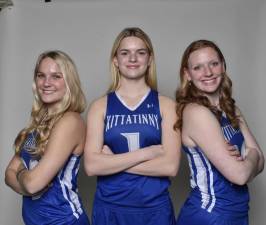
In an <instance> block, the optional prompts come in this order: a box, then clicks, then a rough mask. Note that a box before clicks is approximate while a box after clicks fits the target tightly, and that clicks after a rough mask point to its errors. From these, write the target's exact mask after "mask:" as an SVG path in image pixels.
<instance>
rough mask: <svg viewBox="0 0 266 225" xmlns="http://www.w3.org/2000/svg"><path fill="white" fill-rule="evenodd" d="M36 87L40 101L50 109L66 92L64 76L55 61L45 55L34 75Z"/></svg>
mask: <svg viewBox="0 0 266 225" xmlns="http://www.w3.org/2000/svg"><path fill="white" fill-rule="evenodd" d="M35 83H36V89H37V92H38V95H39V97H40V99H41V101H42V102H43V103H44V104H46V105H47V106H48V108H49V110H52V109H53V108H54V107H56V105H57V104H58V103H59V102H60V101H61V100H62V99H63V97H64V95H65V93H66V83H65V80H64V76H63V74H62V72H61V70H60V69H59V66H58V65H57V64H56V62H55V61H54V60H53V59H51V58H49V57H46V58H44V59H43V60H42V61H41V63H40V65H39V68H38V71H37V73H36V77H35Z"/></svg>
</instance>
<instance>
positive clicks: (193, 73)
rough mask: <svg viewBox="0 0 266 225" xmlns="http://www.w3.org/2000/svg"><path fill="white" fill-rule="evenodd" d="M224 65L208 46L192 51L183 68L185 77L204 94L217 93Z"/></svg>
mask: <svg viewBox="0 0 266 225" xmlns="http://www.w3.org/2000/svg"><path fill="white" fill-rule="evenodd" d="M223 72H224V65H223V62H221V60H220V58H219V56H218V54H217V52H216V51H215V50H214V49H213V48H210V47H206V48H202V49H199V50H196V51H194V52H192V53H191V54H190V56H189V59H188V69H185V76H186V77H187V79H188V80H189V81H191V82H193V84H194V85H195V86H196V87H197V88H198V89H199V90H201V91H203V92H205V94H206V95H215V94H218V91H219V87H220V84H221V81H222V73H223Z"/></svg>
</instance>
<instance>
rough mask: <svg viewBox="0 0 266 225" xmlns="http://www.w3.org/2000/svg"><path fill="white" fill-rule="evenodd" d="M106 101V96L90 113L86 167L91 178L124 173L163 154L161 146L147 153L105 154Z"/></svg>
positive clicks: (151, 147)
mask: <svg viewBox="0 0 266 225" xmlns="http://www.w3.org/2000/svg"><path fill="white" fill-rule="evenodd" d="M106 101H107V98H106V96H105V97H103V98H101V99H99V100H97V101H95V102H94V103H92V104H91V106H90V109H89V112H88V117H87V134H86V144H85V152H84V166H85V171H86V173H87V174H88V175H89V176H95V175H96V176H99V175H109V174H114V173H117V172H120V171H124V170H126V169H128V168H130V167H132V166H134V165H137V164H139V163H141V162H144V161H147V160H150V159H152V158H155V157H157V156H158V155H159V154H162V147H161V146H160V145H158V146H157V145H155V146H150V147H147V149H146V150H147V151H146V150H145V151H133V152H128V153H123V154H105V153H103V152H102V149H103V134H104V116H105V110H106ZM148 148H149V149H148Z"/></svg>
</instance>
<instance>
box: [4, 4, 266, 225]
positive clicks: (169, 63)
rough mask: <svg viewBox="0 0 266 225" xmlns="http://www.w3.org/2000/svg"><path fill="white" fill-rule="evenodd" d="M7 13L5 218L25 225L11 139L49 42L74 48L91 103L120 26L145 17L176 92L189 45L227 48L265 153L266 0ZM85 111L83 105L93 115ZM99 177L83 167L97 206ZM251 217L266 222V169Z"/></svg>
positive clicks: (52, 7)
mask: <svg viewBox="0 0 266 225" xmlns="http://www.w3.org/2000/svg"><path fill="white" fill-rule="evenodd" d="M13 2H14V6H12V7H8V8H5V9H3V10H2V11H1V12H0V132H1V133H0V134H1V135H0V151H1V152H0V154H1V155H0V225H22V224H23V222H22V218H21V196H19V195H18V194H16V193H15V192H13V191H12V190H11V189H10V188H8V187H7V186H6V185H5V183H4V171H5V168H6V166H7V164H8V162H9V160H10V159H11V157H12V155H13V154H14V152H13V149H12V144H13V141H14V138H15V136H16V135H17V133H18V132H19V131H20V130H21V129H22V128H23V127H24V126H25V125H26V123H27V122H28V120H29V116H30V110H31V104H32V91H31V85H32V78H33V69H34V65H35V61H36V59H37V56H38V55H39V54H40V53H41V52H42V51H44V50H51V49H59V50H63V51H65V52H66V53H68V54H69V55H70V56H71V57H72V58H73V60H74V62H75V63H76V65H77V68H78V71H79V74H80V78H81V81H82V85H83V89H84V91H85V94H86V96H87V100H88V103H90V102H91V101H92V100H93V99H95V98H98V97H99V96H102V95H103V94H104V93H105V92H106V90H107V88H108V85H109V84H110V74H109V55H110V51H111V47H112V44H113V41H114V39H115V37H116V35H117V34H118V33H119V32H120V31H121V30H122V29H123V28H125V27H128V26H139V27H140V28H142V29H143V30H144V31H145V32H146V33H147V34H148V35H149V36H150V38H151V39H152V42H153V45H154V49H155V55H156V64H157V72H158V86H159V91H160V92H161V93H162V94H163V95H167V96H169V97H172V98H174V94H175V90H176V88H177V86H178V85H179V79H178V70H179V63H180V59H181V55H182V53H183V51H184V50H185V48H186V46H187V45H188V44H189V43H190V42H192V41H194V40H196V39H202V38H204V39H209V40H212V41H214V42H216V43H217V44H218V46H219V47H220V48H221V49H222V51H223V53H224V55H225V58H226V61H227V71H228V73H229V75H230V77H231V79H232V81H233V93H234V97H235V99H236V101H237V104H238V106H239V107H240V108H241V110H242V112H243V114H244V115H245V117H246V119H247V121H248V124H249V126H250V128H251V130H252V131H253V134H254V135H255V137H256V139H257V141H258V142H259V144H260V146H261V148H262V150H263V151H264V154H265V149H266V139H265V131H266V119H265V115H266V104H265V100H264V98H265V97H266V91H265V85H264V84H265V83H266V76H265V75H266V74H265V59H266V56H265V52H266V42H265V39H266V1H264V0H131V1H129V0H75V1H74V0H73V1H71V0H52V1H51V2H50V3H44V1H41V0H39V1H37V0H13ZM85 115H86V113H84V117H85ZM188 176H189V174H188V167H187V164H186V158H185V157H183V158H182V163H181V168H180V170H179V173H178V175H177V177H176V178H174V179H173V180H172V186H171V190H170V191H171V195H172V199H173V202H174V205H175V211H176V214H178V211H179V209H180V207H181V205H182V203H183V202H184V200H185V198H186V196H187V194H188V190H189V180H188ZM95 185H96V179H95V178H89V177H87V176H86V175H85V174H84V171H83V166H81V170H80V177H79V190H80V193H81V197H82V199H83V203H84V205H85V206H86V209H87V212H88V213H89V214H90V212H91V206H92V200H93V194H94V191H95ZM249 187H250V194H251V203H250V225H264V224H265V209H266V196H265V194H264V191H265V190H266V175H265V172H263V173H262V174H260V175H259V176H258V177H257V178H256V179H255V180H254V181H253V182H252V183H251V184H250V185H249Z"/></svg>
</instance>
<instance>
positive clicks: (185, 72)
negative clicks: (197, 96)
mask: <svg viewBox="0 0 266 225" xmlns="http://www.w3.org/2000/svg"><path fill="white" fill-rule="evenodd" d="M184 77H185V78H186V79H187V80H188V81H191V76H190V73H189V71H188V69H187V68H184Z"/></svg>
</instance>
